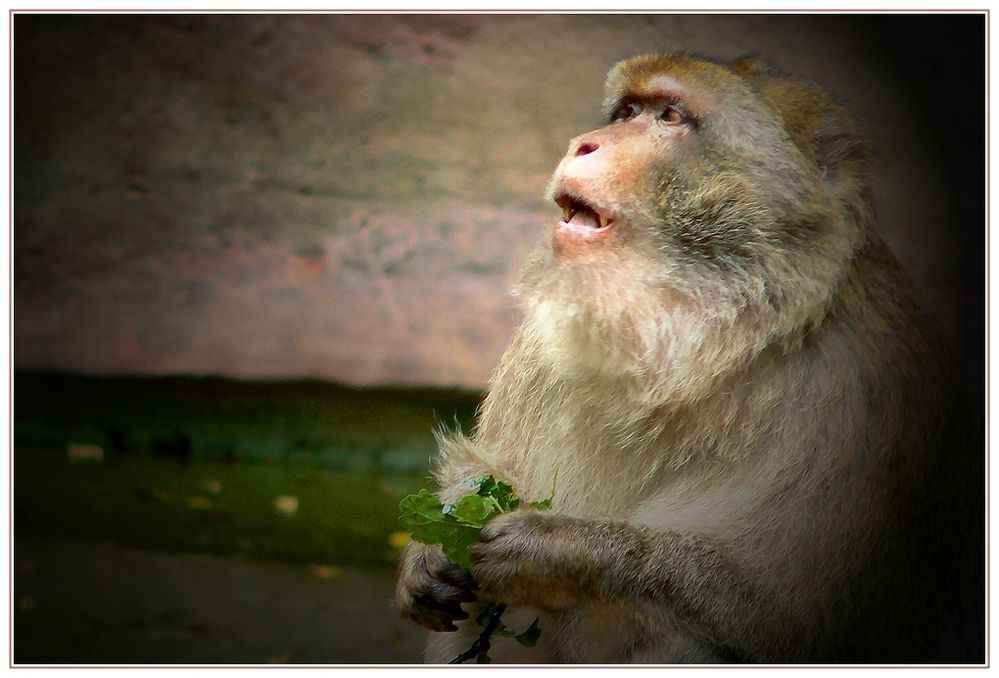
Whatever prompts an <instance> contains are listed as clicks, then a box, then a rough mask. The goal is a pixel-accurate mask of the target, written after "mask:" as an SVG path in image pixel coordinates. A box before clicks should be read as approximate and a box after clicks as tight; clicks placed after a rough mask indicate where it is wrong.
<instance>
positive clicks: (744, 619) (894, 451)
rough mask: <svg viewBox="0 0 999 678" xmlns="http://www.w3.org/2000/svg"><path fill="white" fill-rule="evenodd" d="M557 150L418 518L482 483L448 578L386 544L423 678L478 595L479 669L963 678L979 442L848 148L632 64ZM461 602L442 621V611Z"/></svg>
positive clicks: (767, 90)
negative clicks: (532, 506)
mask: <svg viewBox="0 0 999 678" xmlns="http://www.w3.org/2000/svg"><path fill="white" fill-rule="evenodd" d="M604 112H605V115H606V123H607V124H606V126H605V127H603V128H601V129H598V130H596V131H593V132H588V133H586V134H583V135H581V136H579V137H577V138H576V139H574V140H573V141H572V142H571V143H570V144H569V149H568V152H567V153H566V155H565V157H564V158H563V159H562V161H561V163H560V164H559V166H558V168H557V169H556V170H555V174H554V176H553V178H552V180H551V184H550V186H549V189H548V196H549V197H550V198H551V199H552V200H554V202H555V203H557V204H558V206H559V207H561V209H562V213H563V215H562V218H561V219H560V220H559V221H557V223H556V224H555V226H554V229H553V232H552V236H551V244H550V246H548V247H544V248H543V249H541V250H540V251H538V252H536V253H535V254H534V256H533V258H531V260H530V261H529V262H528V263H527V265H526V268H525V270H524V273H523V275H522V279H521V281H520V283H519V287H518V290H517V291H518V293H519V296H520V298H521V299H522V303H523V310H524V315H525V317H524V321H523V324H522V326H521V327H520V329H519V331H518V332H517V334H516V336H515V337H514V339H513V341H512V343H511V345H510V346H509V348H508V349H507V351H506V352H505V354H504V356H503V358H502V360H501V362H500V365H499V367H498V368H497V370H496V372H495V373H494V375H493V378H492V381H491V385H490V390H489V394H488V396H487V398H486V399H485V401H484V403H483V405H482V409H481V412H480V417H479V420H478V424H477V427H476V429H475V432H474V434H473V435H471V436H470V437H465V436H462V435H460V434H450V435H448V436H445V437H443V438H442V441H441V459H440V464H439V467H438V468H437V469H436V474H435V475H436V480H437V481H438V483H439V486H440V491H441V496H442V497H443V498H444V499H445V501H448V500H451V501H453V500H456V499H457V498H458V497H461V496H462V495H464V494H466V493H468V492H469V491H470V489H469V486H468V481H469V480H470V479H473V478H476V477H480V476H485V475H488V474H493V475H494V476H496V477H497V478H501V479H504V480H506V481H508V482H510V483H511V484H512V485H513V486H514V488H516V490H517V492H518V494H519V495H520V496H522V497H524V498H526V499H529V500H536V499H541V498H544V497H547V496H548V495H549V493H550V492H551V488H552V486H553V483H554V484H555V494H554V502H553V506H552V508H551V510H549V511H530V510H516V511H513V512H510V513H507V514H504V515H501V516H499V517H498V518H496V519H495V520H493V521H492V522H491V523H489V524H488V525H487V526H486V527H485V529H483V531H482V535H481V542H480V543H478V544H476V545H475V546H473V547H472V549H471V555H472V562H473V567H472V570H471V575H470V576H469V574H468V573H465V572H463V571H462V570H460V569H458V568H456V567H455V566H454V565H453V564H451V563H449V562H448V561H447V559H446V558H445V557H444V555H443V553H442V551H441V549H440V548H439V547H438V546H427V545H424V544H419V543H412V544H411V545H410V546H408V547H407V549H406V550H405V552H404V554H403V556H402V561H401V564H400V574H399V578H398V582H397V592H396V605H397V607H398V609H399V611H400V613H401V614H402V616H403V617H405V618H407V619H410V620H413V621H415V622H417V623H419V624H422V625H423V626H426V627H428V628H430V629H432V630H433V631H435V632H436V633H434V634H432V636H431V639H430V641H429V645H428V648H427V655H426V659H427V660H428V661H429V662H447V661H449V660H450V659H452V658H454V657H455V656H457V655H458V654H460V653H461V652H462V651H463V650H465V649H467V648H468V647H469V646H470V645H471V643H472V641H473V640H474V638H475V637H476V636H477V635H478V627H476V626H475V624H474V623H471V622H470V621H469V620H468V617H469V615H471V617H472V618H473V619H474V616H475V614H476V610H477V608H478V606H480V605H482V604H483V603H485V602H487V601H502V602H505V603H507V604H509V605H510V606H511V608H510V611H508V613H507V615H506V616H505V617H504V621H506V622H507V623H508V624H509V625H511V626H515V627H518V626H519V627H520V628H524V627H526V625H527V624H528V623H530V621H531V620H532V619H533V618H534V617H536V616H540V622H539V626H540V628H541V630H542V635H541V639H540V641H539V643H538V646H537V647H534V648H522V647H520V646H518V645H516V644H515V643H512V642H509V643H508V641H507V640H504V639H501V640H500V641H498V642H495V643H494V646H493V650H492V651H491V655H492V658H493V661H494V662H515V661H526V662H532V663H543V662H577V663H581V662H600V663H626V662H645V663H677V662H693V663H708V662H779V663H798V662H823V663H854V662H859V663H873V662H892V663H895V662H906V663H908V662H919V663H929V662H949V663H952V662H983V661H984V656H983V652H984V649H983V643H984V631H983V623H984V622H983V619H984V607H983V597H984V593H983V590H984V587H983V578H984V550H983V523H982V516H983V513H984V504H983V494H982V488H983V485H984V474H983V470H982V457H983V455H982V448H981V447H976V446H975V443H974V435H975V431H974V430H973V429H974V428H975V427H974V426H973V425H972V424H967V425H959V424H956V423H955V417H954V416H953V415H954V413H955V412H958V411H959V410H960V409H961V406H960V404H959V400H958V399H957V398H956V397H954V396H953V395H951V394H952V391H951V390H950V386H949V385H948V381H949V379H948V377H949V375H950V373H951V372H952V371H951V370H949V369H948V366H947V364H946V361H945V360H944V359H943V358H942V357H941V356H942V355H943V354H942V352H941V350H940V348H939V347H938V346H937V344H936V340H935V339H934V336H935V335H934V334H933V333H932V332H931V331H930V330H929V329H928V326H929V324H928V323H927V322H926V320H925V318H924V317H923V315H922V314H921V311H920V310H919V308H918V307H917V306H916V304H915V302H914V299H913V292H912V289H911V287H910V283H909V282H908V280H907V278H906V276H905V275H904V274H903V272H902V271H901V270H900V268H899V265H898V263H897V262H896V260H895V258H894V257H893V256H892V255H891V253H890V252H889V250H888V248H887V247H886V245H885V244H884V242H882V240H881V238H880V237H879V236H878V234H877V231H876V226H875V213H874V208H873V205H872V197H871V166H870V164H871V163H870V158H869V154H868V151H867V149H866V147H865V145H864V142H863V140H862V139H861V136H860V135H859V133H858V131H857V128H856V126H855V124H854V122H853V120H852V119H851V117H850V116H849V115H848V114H847V113H846V111H844V110H843V109H842V108H841V107H839V106H838V105H836V104H835V103H833V101H832V100H831V99H830V98H829V97H828V96H827V95H826V94H825V93H824V92H823V91H822V90H821V89H820V88H819V87H817V86H815V85H812V84H810V83H807V82H803V81H801V80H797V79H793V78H788V77H782V76H779V75H777V74H775V73H773V72H772V71H770V70H769V69H767V68H766V67H765V66H763V65H762V64H761V63H759V62H758V61H755V60H752V59H741V60H738V61H735V62H732V63H727V64H721V63H715V62H711V61H707V60H702V59H699V58H693V57H690V56H686V55H666V56H642V57H636V58H633V59H628V60H626V61H623V62H621V63H619V64H618V65H616V66H615V67H614V68H613V69H612V70H611V71H610V74H609V75H608V78H607V85H606V98H605V100H604ZM462 605H464V608H463V607H462Z"/></svg>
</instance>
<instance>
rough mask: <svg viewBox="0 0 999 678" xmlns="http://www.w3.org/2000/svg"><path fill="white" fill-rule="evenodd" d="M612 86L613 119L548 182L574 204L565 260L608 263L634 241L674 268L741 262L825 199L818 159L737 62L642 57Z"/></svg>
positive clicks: (558, 249) (556, 243) (559, 245)
mask: <svg viewBox="0 0 999 678" xmlns="http://www.w3.org/2000/svg"><path fill="white" fill-rule="evenodd" d="M607 90H608V91H607V99H606V101H605V105H604V107H605V116H606V119H607V125H606V126H605V127H603V128H600V129H597V130H594V131H591V132H587V133H585V134H582V135H580V136H579V137H577V138H575V139H573V140H572V141H571V142H570V144H569V149H568V152H567V153H566V155H565V157H564V158H563V159H562V161H561V163H560V164H559V166H558V168H557V169H556V171H555V174H554V176H553V178H552V181H551V184H550V186H549V189H548V194H549V197H550V198H551V199H553V200H554V201H555V202H556V203H557V204H558V205H559V207H561V208H562V212H563V216H562V219H560V220H559V221H558V222H557V223H556V225H555V227H554V232H553V237H552V246H553V251H554V254H555V255H556V258H557V260H558V261H560V262H565V261H568V260H571V259H573V258H584V259H586V260H587V261H588V263H589V264H590V265H599V261H600V259H601V257H603V256H605V255H606V252H607V251H608V250H613V249H618V250H621V249H625V250H631V251H633V252H634V254H635V255H644V257H645V258H647V259H649V260H650V264H651V263H652V262H654V265H656V266H658V267H660V268H663V269H674V270H675V269H676V268H677V267H678V266H680V267H684V268H691V267H700V268H702V269H704V270H714V271H719V270H721V271H724V270H730V269H732V268H737V267H740V265H741V264H743V263H745V261H746V260H750V259H752V258H753V257H754V256H759V255H760V254H763V253H765V250H766V248H767V247H768V245H770V244H771V243H772V241H774V239H775V238H777V237H779V236H780V235H782V234H781V233H779V232H778V231H779V230H780V227H779V225H778V224H779V223H782V222H784V223H786V222H788V221H793V220H794V219H795V218H797V217H801V216H802V214H801V213H802V212H803V211H804V209H803V208H809V207H811V206H812V205H813V204H814V203H816V202H821V195H819V194H817V193H816V192H815V191H813V190H811V188H810V187H812V186H814V184H815V183H816V181H815V174H816V170H817V167H815V166H812V165H811V164H810V163H809V161H808V159H807V158H806V157H805V156H804V155H803V154H802V153H801V152H800V150H799V149H798V148H797V147H796V145H795V143H794V142H793V140H792V139H791V137H790V135H789V134H788V133H787V131H786V130H785V129H784V127H783V119H782V118H781V116H780V114H779V112H778V111H775V110H772V109H770V108H768V106H767V105H766V103H765V102H764V101H763V100H762V99H761V97H759V96H758V94H757V93H756V92H755V91H754V90H753V89H752V88H751V87H750V85H749V84H748V83H747V82H746V81H744V80H743V78H742V77H740V76H739V75H737V74H736V73H734V72H733V71H732V70H730V69H729V68H726V67H724V66H721V65H718V64H714V63H710V62H705V61H699V60H694V59H690V58H687V57H653V58H645V59H636V60H631V61H628V62H624V63H623V64H621V65H619V66H618V67H616V68H615V69H614V70H613V71H612V72H611V74H610V76H609V78H608V85H607ZM676 272H677V273H679V272H680V271H678V270H677V271H676Z"/></svg>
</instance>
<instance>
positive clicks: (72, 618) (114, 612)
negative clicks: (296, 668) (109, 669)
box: [14, 540, 423, 664]
mask: <svg viewBox="0 0 999 678" xmlns="http://www.w3.org/2000/svg"><path fill="white" fill-rule="evenodd" d="M14 564H15V568H16V569H15V606H16V607H15V617H14V647H15V656H14V660H15V661H16V662H17V663H47V664H48V663H198V664H201V663H252V664H266V663H285V662H293V663H324V664H351V663H419V662H420V653H421V649H422V644H423V642H422V638H423V634H422V633H421V632H420V631H419V630H418V629H416V628H410V627H407V626H404V625H403V624H401V623H399V622H397V621H396V618H395V615H394V613H393V611H392V609H391V607H390V603H389V601H390V599H391V588H392V581H391V575H390V574H388V573H378V574H373V573H368V572H364V571H360V570H351V569H344V570H343V571H341V572H335V573H334V576H332V577H326V578H324V577H320V576H317V575H316V573H315V572H314V571H313V570H311V569H310V568H307V567H295V566H285V565H276V564H271V563H260V562H246V561H241V560H236V559H230V558H215V557H208V556H201V555H172V554H163V553H151V552H145V551H136V550H131V549H124V548H121V547H117V546H112V545H108V544H91V543H83V542H72V541H65V540H19V541H18V542H17V543H16V545H15V552H14Z"/></svg>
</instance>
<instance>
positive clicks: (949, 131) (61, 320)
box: [13, 14, 985, 664]
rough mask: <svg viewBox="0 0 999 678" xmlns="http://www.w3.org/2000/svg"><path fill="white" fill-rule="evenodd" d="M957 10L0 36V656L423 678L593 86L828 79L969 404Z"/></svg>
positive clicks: (966, 88) (968, 144) (978, 234)
mask: <svg viewBox="0 0 999 678" xmlns="http://www.w3.org/2000/svg"><path fill="white" fill-rule="evenodd" d="M984 38H985V23H984V17H983V16H982V15H920V16H911V15H817V14H815V15H780V16H776V15H775V16H766V15H720V14H719V15H675V16H671V15H565V16H559V15H505V16H496V15H486V14H476V15H377V16H361V15H351V16H347V15H319V16H316V15H310V16H300V15H277V16H267V15H247V16H237V15H168V16H166V15H165V16H155V15H144V16H120V15H118V16H100V15H91V16H85V15H68V16H67V15H31V14H16V15H15V16H14V223H13V257H14V261H13V278H14V290H13V292H14V366H15V374H14V426H15V428H14V436H15V450H14V561H13V562H14V593H15V610H14V660H15V661H16V662H18V663H77V662H87V663H121V662H124V663H150V662H153V663H173V662H183V663H215V662H223V663H254V664H264V663H289V662H293V663H297V662H307V663H366V662H376V663H398V662H405V663H412V662H418V661H420V652H421V645H422V634H421V632H420V631H419V630H417V629H415V628H410V627H408V626H406V625H403V624H401V623H400V622H398V621H397V620H396V619H395V616H394V613H393V612H392V610H391V606H390V599H391V590H392V578H393V568H394V564H395V560H396V557H397V554H398V549H399V548H400V546H401V545H402V544H403V543H404V542H405V539H406V535H405V534H403V533H401V532H399V528H398V526H397V523H396V517H397V514H398V502H399V500H400V499H401V498H402V497H403V496H405V495H406V494H408V493H410V492H415V491H416V490H417V489H419V488H420V487H423V486H427V485H429V481H428V478H427V473H428V468H429V463H430V460H431V459H432V457H433V455H434V442H433V435H432V433H433V430H434V429H435V428H438V427H440V426H448V427H464V428H467V427H469V426H470V425H471V423H472V421H473V416H474V411H475V407H476V405H477V403H478V401H479V399H480V398H481V394H482V390H483V388H484V387H485V384H486V381H487V379H488V376H489V373H490V370H491V369H492V367H493V365H494V364H495V363H496V361H497V359H498V357H499V354H500V352H501V351H502V348H503V346H504V345H505V343H506V342H507V341H508V339H509V338H510V336H511V334H512V332H513V330H514V328H515V326H516V323H517V311H516V306H515V303H514V300H513V299H512V298H511V297H510V296H509V294H508V290H509V288H510V286H511V285H512V284H513V283H514V281H515V280H516V278H517V270H518V266H519V265H520V263H521V262H522V261H523V260H524V258H525V256H526V254H527V253H528V252H529V251H530V250H531V249H532V248H533V247H535V246H536V245H537V244H538V243H540V242H542V241H543V240H544V239H545V238H546V237H547V234H548V231H549V229H550V224H551V223H552V220H553V219H554V218H555V217H556V215H557V214H558V209H557V208H556V207H555V206H554V205H549V204H546V203H545V202H544V201H543V200H542V194H543V192H544V188H545V185H546V182H547V179H548V176H549V174H550V172H551V171H552V170H553V169H554V167H555V165H556V164H557V163H558V160H559V159H560V157H561V155H562V153H563V152H564V149H565V147H566V145H567V142H568V140H569V139H570V138H572V137H573V136H575V135H577V134H579V133H581V132H584V131H586V130H588V129H592V128H594V127H597V126H599V124H600V123H599V103H600V100H601V96H602V92H601V88H602V83H603V78H604V75H605V73H606V71H607V69H608V68H609V67H610V66H611V65H612V64H613V63H614V62H615V61H617V60H618V59H621V58H624V57H627V56H631V55H634V54H637V53H643V52H655V51H663V50H676V49H683V50H688V51H693V52H699V53H703V54H706V55H710V56H712V57H716V58H720V59H730V58H734V57H737V56H740V55H744V54H754V55H757V56H760V57H763V58H765V59H766V60H768V61H769V62H770V63H771V64H773V65H774V66H776V67H777V68H778V69H780V70H782V71H786V72H790V73H794V74H796V75H800V76H803V77H805V78H808V79H811V80H814V81H817V82H819V83H820V84H822V85H824V86H825V87H826V88H827V89H828V90H829V91H830V92H832V93H833V94H834V95H835V96H836V97H837V98H838V99H839V100H840V101H842V102H843V103H844V104H845V105H846V106H847V107H848V108H849V109H850V110H851V111H852V112H853V113H854V114H855V115H856V117H857V118H858V119H859V120H860V122H861V125H862V127H863V128H864V129H865V130H866V132H867V134H868V136H869V139H870V143H871V146H872V147H873V150H874V152H875V154H876V155H877V157H878V158H879V160H880V178H879V181H878V184H877V186H876V196H877V200H878V206H879V212H880V216H881V220H880V223H881V227H882V233H883V235H884V237H885V239H886V240H887V241H888V242H889V244H890V245H891V247H892V248H893V250H894V251H895V252H896V254H897V255H898V257H899V258H900V259H901V260H902V262H903V264H904V265H905V267H906V268H907V269H908V270H909V271H910V273H911V274H912V276H913V278H914V280H915V283H916V286H917V288H918V290H919V292H920V294H921V296H922V299H923V302H924V305H925V306H926V307H927V308H928V309H929V310H930V311H931V313H932V314H933V315H934V317H935V318H936V320H937V322H938V323H939V326H940V328H941V329H942V331H943V332H944V334H945V335H946V336H947V338H948V340H949V341H950V343H951V345H952V347H953V348H954V349H955V356H956V358H957V359H956V365H957V368H956V369H958V370H960V371H961V373H962V374H963V375H964V376H965V377H966V378H967V380H968V383H969V387H970V388H972V389H973V392H974V394H975V398H976V399H977V400H978V401H979V402H981V401H983V399H984V390H983V364H984V270H985V248H984V234H985V213H984V163H985V146H984V102H985V98H984V97H985V90H984Z"/></svg>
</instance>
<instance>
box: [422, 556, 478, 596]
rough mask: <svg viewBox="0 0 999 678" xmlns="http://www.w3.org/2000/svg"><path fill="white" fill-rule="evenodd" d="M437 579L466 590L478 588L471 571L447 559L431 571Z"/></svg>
mask: <svg viewBox="0 0 999 678" xmlns="http://www.w3.org/2000/svg"><path fill="white" fill-rule="evenodd" d="M432 575H433V576H435V577H436V578H437V579H440V580H441V581H444V582H447V583H448V584H451V585H452V586H457V587H458V588H462V589H465V590H468V591H472V590H475V589H476V588H478V584H476V583H475V579H474V578H473V577H472V575H471V573H470V572H468V571H466V570H463V569H461V568H460V567H458V566H457V565H455V564H454V563H452V562H450V561H447V562H446V563H445V564H444V565H442V566H441V567H440V568H438V569H437V570H436V571H434V572H433V573H432Z"/></svg>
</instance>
